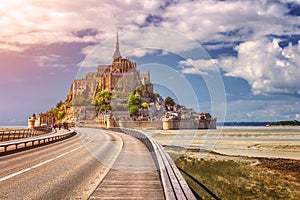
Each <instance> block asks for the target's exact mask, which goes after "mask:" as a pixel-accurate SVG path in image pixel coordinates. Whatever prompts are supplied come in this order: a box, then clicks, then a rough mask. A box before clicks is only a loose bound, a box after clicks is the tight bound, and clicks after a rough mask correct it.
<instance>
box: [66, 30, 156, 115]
mask: <svg viewBox="0 0 300 200" xmlns="http://www.w3.org/2000/svg"><path fill="white" fill-rule="evenodd" d="M139 85H143V86H144V87H145V88H146V90H147V91H148V92H149V93H151V94H153V84H152V83H151V81H150V73H140V71H139V70H137V68H136V63H134V62H132V61H131V60H130V59H128V58H126V59H125V58H122V56H121V53H120V46H119V37H118V34H117V40H116V48H115V51H114V53H113V57H112V64H110V65H99V66H98V67H97V71H96V72H90V73H88V74H87V75H86V77H85V78H83V79H76V80H74V81H73V83H72V86H71V91H70V94H72V98H71V99H70V101H72V100H75V101H73V102H76V104H75V105H73V112H74V114H75V115H77V116H74V117H75V118H79V119H80V118H81V119H91V118H94V117H95V112H94V110H91V109H87V106H88V104H90V106H91V102H92V101H93V99H94V96H95V93H96V91H97V89H98V90H102V91H109V92H112V93H114V92H125V93H130V92H133V91H134V90H135V88H136V87H137V86H139ZM76 99H77V100H76ZM78 102H79V103H78ZM76 113H77V114H76Z"/></svg>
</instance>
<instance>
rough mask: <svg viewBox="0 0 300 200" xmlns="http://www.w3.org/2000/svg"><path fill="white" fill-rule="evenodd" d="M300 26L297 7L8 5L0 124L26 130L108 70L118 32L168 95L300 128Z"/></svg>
mask: <svg viewBox="0 0 300 200" xmlns="http://www.w3.org/2000/svg"><path fill="white" fill-rule="evenodd" d="M299 22H300V1H299V0H240V1H239V0H232V1H225V0H223V1H218V0H203V1H195V0H159V1H158V0H143V1H142V0H86V1H70V0H65V1H60V0H51V1H50V0H11V1H5V2H2V4H1V6H0V26H1V32H0V60H1V67H0V70H1V71H0V91H1V94H0V95H1V96H0V97H1V98H0V125H26V122H27V118H28V116H30V115H32V113H40V112H45V111H47V110H49V109H50V108H51V107H54V106H55V105H56V103H57V102H58V101H59V100H64V99H65V97H66V95H67V93H68V92H69V90H70V87H71V84H72V81H73V80H74V79H75V78H79V77H81V76H82V74H81V73H82V72H83V71H85V69H87V68H89V69H92V70H93V68H94V69H95V67H97V65H99V64H109V63H111V59H112V54H113V51H114V48H115V39H116V32H117V31H118V32H119V38H120V51H121V53H122V55H123V57H128V58H130V59H131V60H133V61H134V62H136V63H137V66H138V68H139V69H140V70H141V71H149V72H150V73H151V78H152V80H153V82H154V85H155V89H156V90H158V92H161V93H162V95H171V96H172V97H174V99H176V100H178V101H179V102H180V103H183V104H186V105H187V107H192V108H194V109H195V110H199V111H203V112H211V113H212V114H213V115H214V116H215V117H218V119H220V120H221V121H279V120H294V119H297V120H300V99H299V97H300V84H299V77H300V45H299V40H300V23H299ZM158 77H160V78H158Z"/></svg>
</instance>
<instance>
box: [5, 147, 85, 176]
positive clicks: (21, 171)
mask: <svg viewBox="0 0 300 200" xmlns="http://www.w3.org/2000/svg"><path fill="white" fill-rule="evenodd" d="M82 147H84V145H81V146H79V147H77V148H75V149H72V150H71V151H68V152H65V153H63V154H60V155H58V156H56V157H54V158H50V159H48V160H45V161H43V162H41V163H38V164H36V165H34V166H31V167H28V168H26V169H22V170H20V171H17V172H15V173H12V174H9V175H7V176H4V177H2V178H0V182H2V181H5V180H7V179H10V178H12V177H14V176H17V175H20V174H23V173H24V172H27V171H29V170H32V169H35V168H37V167H40V166H42V165H45V164H47V163H49V162H52V161H54V160H56V159H59V158H61V157H63V156H66V155H68V154H70V153H72V152H74V151H76V150H78V149H80V148H82Z"/></svg>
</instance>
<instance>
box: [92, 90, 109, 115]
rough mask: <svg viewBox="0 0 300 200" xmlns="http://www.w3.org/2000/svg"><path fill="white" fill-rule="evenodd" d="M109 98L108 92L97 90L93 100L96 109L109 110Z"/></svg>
mask: <svg viewBox="0 0 300 200" xmlns="http://www.w3.org/2000/svg"><path fill="white" fill-rule="evenodd" d="M110 100H111V93H110V92H108V91H98V92H97V93H96V95H95V98H94V100H93V104H94V105H95V107H96V110H97V111H98V112H99V111H104V110H111V105H110Z"/></svg>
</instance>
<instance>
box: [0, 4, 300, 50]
mask: <svg viewBox="0 0 300 200" xmlns="http://www.w3.org/2000/svg"><path fill="white" fill-rule="evenodd" d="M166 2H168V1H166V0H165V1H157V0H153V1H152V0H146V1H130V0H127V1H122V0H113V1H112V0H110V1H106V0H105V1H104V0H103V1H101V2H99V1H98V0H88V1H76V2H74V1H60V0H53V1H44V0H43V1H42V0H19V1H6V2H5V3H3V4H2V5H1V8H0V26H1V27H2V31H1V33H0V50H2V51H20V50H22V49H26V48H29V47H30V45H36V44H46V45H47V44H52V43H60V42H84V43H87V42H96V43H97V42H101V41H103V40H104V39H107V38H109V37H110V36H111V35H112V34H114V33H115V32H116V30H117V28H118V27H120V29H121V31H126V30H133V29H137V28H139V27H140V26H143V25H147V26H159V27H164V28H170V29H173V30H176V31H180V32H182V33H183V34H186V35H188V36H189V37H191V38H193V39H195V40H200V41H201V42H210V41H223V42H224V41H226V42H227V43H223V44H224V45H228V44H233V42H234V41H240V40H244V41H247V40H253V39H257V38H260V37H261V36H264V35H266V34H270V33H274V34H279V35H280V34H289V33H293V32H295V26H294V25H298V18H297V17H289V16H286V15H285V13H286V12H287V8H286V7H285V5H284V4H280V3H276V2H271V1H264V0H261V1H252V0H245V1H217V0H204V1H189V0H182V1H177V2H176V3H174V2H171V3H170V2H168V3H169V6H167V7H166V8H164V9H162V8H161V7H162V6H163V5H165V4H166ZM12 11H14V12H12ZM149 16H152V17H154V18H155V19H156V18H158V19H157V20H153V21H151V20H149ZM147 18H148V20H147V21H146V19H147ZM150 18H151V17H150ZM91 28H92V29H94V30H96V33H95V34H93V35H81V36H78V35H76V34H74V33H77V32H80V31H82V30H87V29H91ZM135 39H136V38H135ZM152 42H154V41H152ZM169 45H172V44H169ZM218 45H219V46H220V44H218ZM186 48H187V47H186ZM211 48H213V47H211Z"/></svg>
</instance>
